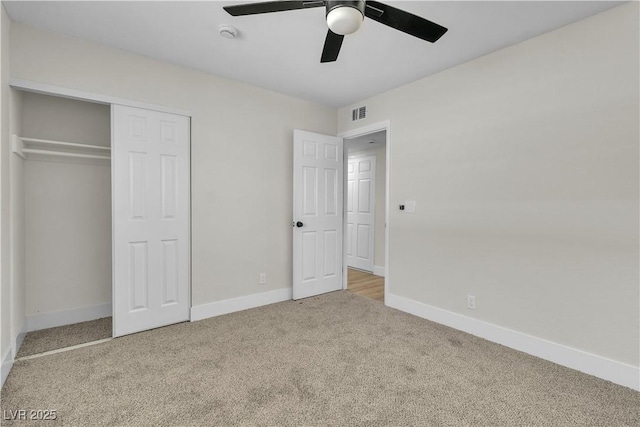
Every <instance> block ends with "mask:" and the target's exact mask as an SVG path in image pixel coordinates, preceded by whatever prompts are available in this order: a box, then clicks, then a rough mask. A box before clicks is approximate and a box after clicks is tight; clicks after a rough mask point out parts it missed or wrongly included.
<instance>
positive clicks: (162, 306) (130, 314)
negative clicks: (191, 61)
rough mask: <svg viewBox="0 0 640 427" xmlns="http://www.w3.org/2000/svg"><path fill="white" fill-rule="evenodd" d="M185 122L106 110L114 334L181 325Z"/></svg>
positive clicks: (184, 303)
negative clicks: (109, 137)
mask: <svg viewBox="0 0 640 427" xmlns="http://www.w3.org/2000/svg"><path fill="white" fill-rule="evenodd" d="M189 140H190V137H189V118H188V117H184V116H177V115H172V114H166V113H160V112H157V111H150V110H143V109H139V108H131V107H125V106H119V105H113V106H112V160H111V163H112V166H111V167H112V176H113V178H112V199H113V271H114V274H113V280H114V283H113V330H114V336H120V335H126V334H130V333H134V332H139V331H143V330H146V329H152V328H156V327H159V326H164V325H168V324H172V323H177V322H182V321H185V320H189V310H190V306H191V303H190V277H189V274H190V273H189V267H190V255H189V246H190V243H189V203H190V202H189V194H190V184H189V167H190V166H189V145H190V142H189Z"/></svg>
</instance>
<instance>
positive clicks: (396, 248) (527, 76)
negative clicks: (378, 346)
mask: <svg viewBox="0 0 640 427" xmlns="http://www.w3.org/2000/svg"><path fill="white" fill-rule="evenodd" d="M639 47H640V46H639V37H638V3H635V2H632V3H628V4H625V5H622V6H619V7H617V8H614V9H611V10H609V11H606V12H604V13H601V14H599V15H596V16H593V17H591V18H587V19H586V20H583V21H580V22H577V23H575V24H572V25H569V26H566V27H563V28H560V29H558V30H556V31H552V32H549V33H547V34H544V35H542V36H540V37H536V38H534V39H531V40H528V41H526V42H523V43H520V44H518V45H514V46H512V47H509V48H507V49H503V50H500V51H497V52H494V53H492V54H489V55H487V56H484V57H482V58H479V59H477V60H474V61H472V62H469V63H466V64H463V65H460V66H457V67H455V68H452V69H449V70H446V71H443V72H441V73H439V74H436V75H434V76H431V77H427V78H425V79H422V80H419V81H416V82H414V83H412V84H409V85H406V86H403V87H401V88H398V89H395V90H392V91H390V92H387V93H384V94H381V95H379V96H376V97H374V98H371V99H367V100H364V101H361V102H358V103H357V104H354V105H352V106H346V107H345V108H342V109H340V111H339V116H338V117H339V126H338V129H339V131H340V132H344V131H347V130H349V129H353V128H357V127H362V126H366V125H368V124H372V123H377V122H381V121H384V120H390V121H391V166H390V170H391V176H390V183H391V189H390V204H391V207H392V209H391V213H390V224H389V227H390V230H389V232H390V261H389V265H388V266H387V267H388V273H389V281H390V289H389V291H390V292H391V293H392V294H396V295H399V296H403V297H406V298H408V299H411V300H414V301H419V302H422V303H425V304H428V305H430V306H434V307H437V308H440V309H444V310H447V311H449V312H454V313H459V314H462V315H465V316H469V317H471V318H476V319H479V320H483V321H485V322H489V323H491V324H495V325H499V326H502V327H505V328H508V329H512V330H515V331H519V332H522V333H525V334H529V335H532V336H534V337H539V338H543V339H546V340H549V341H552V342H555V343H560V344H563V345H565V346H569V347H572V348H575V349H580V350H584V351H586V352H589V353H592V354H595V355H599V356H603V357H605V358H610V359H613V360H615V361H619V362H623V363H626V364H629V365H632V366H638V365H639V348H640V345H639V342H638V341H639V336H640V331H639V324H640V322H639V317H640V314H639V304H638V301H639V297H640V296H639V286H638V283H639V277H638V259H639V253H638V244H639V242H638V231H639V230H638V203H639V200H638V190H639V188H638V176H639V171H638V155H639V150H638V140H639V124H640V123H639V116H640V111H639V107H638V105H639V90H638V89H639V88H638V75H639V70H638V62H639V54H638V52H639ZM361 105H367V107H368V113H369V116H368V117H367V119H365V120H364V121H358V122H355V123H352V122H350V111H351V108H355V107H356V106H361ZM407 199H410V200H416V201H417V208H416V212H415V213H414V214H409V213H402V212H401V211H399V210H398V209H397V205H398V204H399V203H400V202H401V201H403V200H407ZM467 294H472V295H475V296H476V298H477V309H476V310H470V309H467V307H466V296H467Z"/></svg>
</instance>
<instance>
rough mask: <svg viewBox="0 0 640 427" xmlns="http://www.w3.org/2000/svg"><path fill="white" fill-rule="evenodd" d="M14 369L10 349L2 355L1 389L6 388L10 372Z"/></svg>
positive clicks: (0, 370)
mask: <svg viewBox="0 0 640 427" xmlns="http://www.w3.org/2000/svg"><path fill="white" fill-rule="evenodd" d="M12 367H13V357H11V348H8V349H7V351H6V352H5V354H3V355H2V368H1V369H0V372H1V374H0V375H1V381H2V382H0V388H1V387H2V386H4V382H5V381H6V379H7V377H8V376H9V372H10V371H11V368H12Z"/></svg>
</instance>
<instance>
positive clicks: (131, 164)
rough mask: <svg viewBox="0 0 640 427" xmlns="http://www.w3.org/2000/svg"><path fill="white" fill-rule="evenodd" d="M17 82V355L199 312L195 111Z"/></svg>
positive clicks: (135, 329)
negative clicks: (195, 298) (195, 292)
mask: <svg viewBox="0 0 640 427" xmlns="http://www.w3.org/2000/svg"><path fill="white" fill-rule="evenodd" d="M12 87H13V89H15V91H14V94H15V97H12V102H13V103H14V105H13V106H12V107H13V108H12V110H11V111H12V119H11V121H12V123H11V124H12V126H11V128H12V141H11V142H12V151H13V153H14V155H13V156H12V158H11V168H10V169H11V174H12V179H11V206H12V208H11V221H12V222H13V223H15V224H18V226H17V227H15V229H16V230H17V231H16V232H15V233H13V234H12V236H11V241H12V243H11V245H12V257H13V259H12V264H13V265H14V266H18V267H17V268H15V269H12V271H14V272H15V276H13V277H12V279H11V282H12V295H14V296H15V297H12V298H13V300H14V304H16V306H17V309H18V310H23V313H24V317H25V320H26V321H25V325H26V326H25V328H24V329H23V330H22V332H21V333H20V336H19V337H18V339H17V341H18V342H17V343H16V347H18V348H19V350H18V353H17V358H18V359H20V358H33V357H40V356H41V355H46V354H49V352H52V351H53V352H58V351H66V349H70V348H75V347H77V346H85V345H92V343H93V344H95V343H100V342H104V341H106V340H109V339H111V338H115V337H118V336H122V335H127V334H132V333H136V332H141V331H145V330H149V329H154V328H158V327H162V326H166V325H170V324H174V323H180V322H184V321H189V320H190V311H191V268H190V267H191V256H190V251H191V228H190V227H191V223H190V217H191V213H190V212H191V200H190V194H191V191H190V189H191V183H190V176H191V154H190V153H191V135H190V120H191V119H190V114H189V113H188V112H184V111H179V110H175V109H172V108H168V107H163V106H157V105H151V104H141V103H137V102H134V101H128V100H122V99H116V98H111V97H104V96H101V95H95V94H89V93H86V94H85V93H81V92H80V91H75V90H70V89H65V88H60V87H53V86H47V85H44V86H43V85H41V84H39V83H33V82H23V81H21V82H19V83H14V84H12ZM41 87H43V88H44V90H42V89H40V88H41ZM25 334H26V337H25ZM22 337H24V340H23V339H22Z"/></svg>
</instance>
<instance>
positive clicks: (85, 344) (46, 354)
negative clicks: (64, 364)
mask: <svg viewBox="0 0 640 427" xmlns="http://www.w3.org/2000/svg"><path fill="white" fill-rule="evenodd" d="M112 339H113V337H109V338H103V339H101V340H95V341H89V342H84V343H82V344H76V345H70V346H69V347H63V348H56V349H55V350H49V351H45V352H42V353H36V354H30V355H29V356H23V357H21V358H20V359H17V360H29V359H37V358H39V357H43V356H49V355H51V354H57V353H65V352H67V351H70V350H75V349H77V348H82V347H91V346H93V345H97V344H102V343H105V342H109V341H111V340H112Z"/></svg>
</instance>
